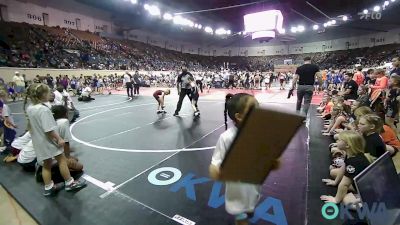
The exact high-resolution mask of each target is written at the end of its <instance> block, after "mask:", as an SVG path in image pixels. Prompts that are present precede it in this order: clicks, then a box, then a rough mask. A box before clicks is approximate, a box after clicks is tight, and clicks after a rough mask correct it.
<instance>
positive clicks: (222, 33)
mask: <svg viewBox="0 0 400 225" xmlns="http://www.w3.org/2000/svg"><path fill="white" fill-rule="evenodd" d="M226 33H227V31H226V30H225V29H224V28H219V29H217V30H215V34H216V35H224V34H226Z"/></svg>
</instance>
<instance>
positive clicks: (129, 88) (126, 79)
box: [123, 71, 133, 99]
mask: <svg viewBox="0 0 400 225" xmlns="http://www.w3.org/2000/svg"><path fill="white" fill-rule="evenodd" d="M123 83H124V85H125V87H126V93H127V94H128V99H132V98H133V84H132V76H131V75H130V74H129V73H128V71H125V74H124V77H123Z"/></svg>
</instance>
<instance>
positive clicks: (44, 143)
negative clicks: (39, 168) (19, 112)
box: [27, 104, 63, 162]
mask: <svg viewBox="0 0 400 225" xmlns="http://www.w3.org/2000/svg"><path fill="white" fill-rule="evenodd" d="M27 114H28V117H29V122H30V125H31V130H30V133H31V136H32V143H33V148H34V149H35V153H36V156H37V161H39V162H40V161H43V160H45V159H51V158H53V157H54V156H58V155H60V154H61V153H63V149H62V148H59V147H58V146H57V144H56V143H55V142H54V141H53V140H50V139H49V138H48V137H47V135H46V133H48V132H50V131H57V124H56V121H55V120H54V117H53V114H52V112H51V111H50V109H49V108H48V107H47V106H46V105H44V104H36V105H30V106H29V107H28V109H27Z"/></svg>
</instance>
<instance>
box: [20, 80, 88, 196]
mask: <svg viewBox="0 0 400 225" xmlns="http://www.w3.org/2000/svg"><path fill="white" fill-rule="evenodd" d="M49 94H50V88H49V87H48V86H47V85H45V84H32V85H31V86H29V88H28V91H27V95H26V98H25V102H24V109H25V106H26V104H27V100H28V97H29V98H30V100H31V103H32V104H31V105H29V106H28V108H27V109H26V114H27V118H28V130H29V132H30V133H31V136H32V144H33V147H34V149H35V153H36V157H37V161H39V162H40V161H43V169H42V177H43V181H44V184H45V186H44V189H45V191H44V195H45V196H52V195H55V194H56V193H57V192H58V191H59V190H60V189H61V188H62V187H63V186H64V185H55V184H54V182H53V181H52V177H51V167H52V159H53V158H55V159H56V160H57V162H58V167H59V169H60V172H61V175H62V176H63V178H64V180H65V190H66V191H74V190H79V189H81V188H83V187H85V186H86V184H85V183H84V182H82V181H75V180H74V178H72V177H71V175H70V172H69V170H68V166H67V159H66V157H65V155H64V152H63V149H62V147H64V144H65V141H64V140H63V139H62V138H61V137H60V136H59V134H58V133H57V124H56V121H55V120H54V118H53V114H52V112H51V111H50V109H49V108H48V107H47V106H46V105H45V103H46V102H48V101H49Z"/></svg>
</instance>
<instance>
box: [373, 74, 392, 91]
mask: <svg viewBox="0 0 400 225" xmlns="http://www.w3.org/2000/svg"><path fill="white" fill-rule="evenodd" d="M388 82H389V78H387V77H385V76H383V77H379V78H376V81H375V84H374V86H372V87H371V89H372V90H373V91H375V90H378V89H381V90H383V89H385V88H387V86H388Z"/></svg>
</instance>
